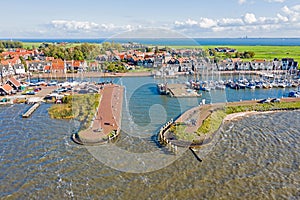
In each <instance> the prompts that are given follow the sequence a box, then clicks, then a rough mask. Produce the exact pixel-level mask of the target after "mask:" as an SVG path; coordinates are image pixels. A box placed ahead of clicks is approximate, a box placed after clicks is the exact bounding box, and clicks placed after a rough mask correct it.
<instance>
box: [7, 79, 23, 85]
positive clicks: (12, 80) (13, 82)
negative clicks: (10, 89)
mask: <svg viewBox="0 0 300 200" xmlns="http://www.w3.org/2000/svg"><path fill="white" fill-rule="evenodd" d="M8 81H10V82H11V83H12V84H13V85H14V86H15V87H20V86H21V83H20V82H19V81H18V80H17V79H15V78H14V77H11V78H9V79H8Z"/></svg>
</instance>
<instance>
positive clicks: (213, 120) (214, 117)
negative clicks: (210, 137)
mask: <svg viewBox="0 0 300 200" xmlns="http://www.w3.org/2000/svg"><path fill="white" fill-rule="evenodd" d="M225 117H226V113H225V110H223V109H222V110H217V111H214V112H213V113H212V114H211V115H210V116H209V117H207V118H206V119H205V120H204V121H203V123H202V125H201V126H200V127H199V128H198V130H197V133H198V134H199V135H202V134H211V133H214V132H215V131H217V130H218V129H219V128H220V126H221V124H222V121H223V119H224V118H225Z"/></svg>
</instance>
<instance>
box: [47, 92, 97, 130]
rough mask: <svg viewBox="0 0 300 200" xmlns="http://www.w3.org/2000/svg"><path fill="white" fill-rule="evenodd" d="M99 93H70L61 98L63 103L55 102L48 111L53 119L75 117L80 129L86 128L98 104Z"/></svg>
mask: <svg viewBox="0 0 300 200" xmlns="http://www.w3.org/2000/svg"><path fill="white" fill-rule="evenodd" d="M99 100H100V94H84V95H79V94H78V95H70V96H66V97H64V98H63V104H55V105H53V106H51V108H49V110H48V113H49V115H50V117H51V118H53V119H76V120H78V121H80V123H81V130H84V129H86V128H88V127H89V126H90V124H91V122H92V119H93V117H94V114H95V112H96V110H97V108H98V106H99Z"/></svg>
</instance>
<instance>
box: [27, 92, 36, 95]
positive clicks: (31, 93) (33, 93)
mask: <svg viewBox="0 0 300 200" xmlns="http://www.w3.org/2000/svg"><path fill="white" fill-rule="evenodd" d="M26 94H27V95H35V92H34V91H27V92H26Z"/></svg>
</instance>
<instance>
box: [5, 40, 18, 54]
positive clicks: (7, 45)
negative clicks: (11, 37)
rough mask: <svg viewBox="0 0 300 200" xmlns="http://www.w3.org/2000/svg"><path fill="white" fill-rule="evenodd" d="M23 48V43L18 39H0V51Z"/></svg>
mask: <svg viewBox="0 0 300 200" xmlns="http://www.w3.org/2000/svg"><path fill="white" fill-rule="evenodd" d="M15 48H23V43H22V42H19V41H8V40H5V41H0V53H1V52H3V51H4V50H5V49H15Z"/></svg>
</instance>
